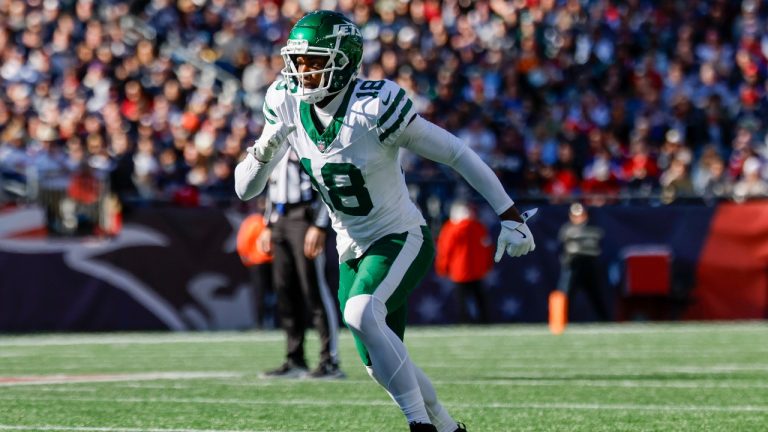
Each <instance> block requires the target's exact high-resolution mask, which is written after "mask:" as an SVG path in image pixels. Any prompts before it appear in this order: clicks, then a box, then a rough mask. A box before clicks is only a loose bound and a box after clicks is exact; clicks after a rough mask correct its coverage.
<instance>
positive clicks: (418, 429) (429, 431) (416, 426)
mask: <svg viewBox="0 0 768 432" xmlns="http://www.w3.org/2000/svg"><path fill="white" fill-rule="evenodd" d="M408 426H410V428H411V432H437V428H436V427H435V426H434V425H432V424H429V423H416V422H413V423H408Z"/></svg>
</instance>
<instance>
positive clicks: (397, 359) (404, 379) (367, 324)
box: [344, 295, 430, 423]
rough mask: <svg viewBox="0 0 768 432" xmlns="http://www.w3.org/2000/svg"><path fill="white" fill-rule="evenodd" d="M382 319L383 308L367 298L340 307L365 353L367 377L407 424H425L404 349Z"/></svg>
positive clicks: (375, 301)
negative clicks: (367, 366)
mask: <svg viewBox="0 0 768 432" xmlns="http://www.w3.org/2000/svg"><path fill="white" fill-rule="evenodd" d="M386 316H387V306H386V305H385V304H384V302H382V301H381V300H379V299H377V298H375V297H373V296H371V295H358V296H354V297H352V298H350V299H349V300H347V304H346V306H345V308H344V320H345V321H346V322H347V325H348V326H349V329H350V330H351V331H352V332H353V333H354V334H355V336H357V337H358V338H359V339H360V340H361V341H362V342H363V344H364V345H365V348H366V349H367V350H368V355H369V356H370V358H371V368H370V369H369V374H370V375H371V377H373V379H375V380H376V382H378V383H379V384H380V385H381V386H382V387H384V389H386V390H387V392H388V393H389V395H390V396H391V397H392V399H393V400H394V401H395V403H397V405H398V406H399V407H400V410H401V411H402V412H403V414H404V415H405V417H406V418H407V419H408V422H409V423H411V422H418V423H429V422H430V420H429V416H428V415H427V410H426V408H425V407H424V399H423V398H422V395H421V389H420V387H419V382H418V380H417V379H416V374H415V373H414V369H413V365H412V363H411V361H410V360H409V358H408V350H406V348H405V345H404V344H403V341H401V340H400V338H398V337H397V335H396V334H395V333H394V332H393V331H392V330H391V329H390V328H389V327H388V326H387V324H386ZM371 372H372V373H371Z"/></svg>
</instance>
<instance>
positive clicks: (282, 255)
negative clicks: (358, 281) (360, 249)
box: [272, 205, 338, 365]
mask: <svg viewBox="0 0 768 432" xmlns="http://www.w3.org/2000/svg"><path fill="white" fill-rule="evenodd" d="M311 215H312V210H311V207H310V206H309V205H307V206H298V207H293V208H291V209H290V210H288V211H287V212H286V213H285V214H284V215H282V216H280V217H279V219H278V220H277V222H275V223H274V224H272V256H273V261H272V279H273V283H274V288H275V292H276V294H277V310H278V316H279V317H280V323H281V325H282V327H283V329H284V330H285V332H286V335H287V337H288V347H287V351H288V352H287V353H286V356H287V358H288V359H290V360H293V361H294V362H295V363H297V364H300V365H305V364H306V358H305V356H304V333H305V332H306V330H307V328H308V327H309V326H310V323H311V324H313V325H314V327H315V328H316V329H317V332H318V333H319V336H320V362H333V363H336V362H338V359H337V339H338V315H336V310H337V308H336V302H335V300H334V296H333V295H332V294H331V292H330V289H329V288H328V284H327V283H326V282H325V276H324V267H325V265H324V263H325V261H324V255H321V256H319V257H317V258H315V259H314V260H310V259H307V257H306V256H305V255H304V236H305V235H306V233H307V229H309V227H310V220H311ZM320 278H322V280H320Z"/></svg>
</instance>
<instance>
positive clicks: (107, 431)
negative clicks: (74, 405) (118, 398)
mask: <svg viewBox="0 0 768 432" xmlns="http://www.w3.org/2000/svg"><path fill="white" fill-rule="evenodd" d="M0 430H39V431H79V432H288V431H281V430H278V429H269V430H268V431H257V430H252V429H234V430H224V429H158V428H149V429H148V428H124V427H88V426H56V425H9V424H0Z"/></svg>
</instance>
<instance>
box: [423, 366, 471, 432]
mask: <svg viewBox="0 0 768 432" xmlns="http://www.w3.org/2000/svg"><path fill="white" fill-rule="evenodd" d="M411 365H412V369H413V372H414V373H415V374H416V380H417V381H418V382H419V388H420V389H421V397H422V398H424V407H425V408H426V410H427V414H428V415H429V419H430V420H431V421H432V424H433V425H435V427H436V428H437V430H438V432H453V431H455V430H456V429H457V428H458V427H459V425H458V424H457V423H456V420H454V419H453V417H451V415H450V414H448V410H446V409H445V407H443V405H442V404H441V403H440V401H439V400H437V392H436V391H435V387H434V386H433V385H432V381H430V380H429V377H427V374H425V373H424V371H423V370H421V369H420V368H419V367H418V366H416V365H415V364H413V362H411Z"/></svg>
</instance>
